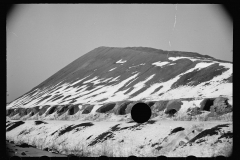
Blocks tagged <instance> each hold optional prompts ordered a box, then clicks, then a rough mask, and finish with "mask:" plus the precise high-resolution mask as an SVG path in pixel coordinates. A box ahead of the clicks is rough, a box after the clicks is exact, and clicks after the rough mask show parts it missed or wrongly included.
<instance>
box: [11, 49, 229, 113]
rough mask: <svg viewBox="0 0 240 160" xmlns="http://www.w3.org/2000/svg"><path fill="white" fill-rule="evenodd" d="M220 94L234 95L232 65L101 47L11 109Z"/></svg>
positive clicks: (187, 55) (195, 57) (189, 56)
mask: <svg viewBox="0 0 240 160" xmlns="http://www.w3.org/2000/svg"><path fill="white" fill-rule="evenodd" d="M186 93H187V94H186ZM220 95H223V96H231V95H232V63H230V62H223V61H220V60H216V59H214V58H212V57H210V56H202V55H200V54H198V53H191V52H174V51H171V52H169V54H168V52H167V51H163V50H156V49H152V48H146V47H127V48H110V47H99V48H96V49H94V50H92V51H90V52H89V53H87V54H85V55H83V56H82V57H80V58H78V59H76V60H75V61H73V62H72V63H70V64H69V65H67V66H66V67H64V68H63V69H61V70H60V71H58V72H57V73H55V74H54V75H52V76H51V77H49V78H48V79H47V80H45V81H44V82H42V83H41V84H39V85H38V86H36V87H35V88H33V89H32V90H31V91H30V92H28V93H26V94H24V95H23V96H21V97H19V98H18V99H16V100H15V101H13V102H12V103H10V104H9V105H8V106H7V109H9V108H18V107H23V108H31V107H35V106H43V105H61V104H62V105H63V104H79V103H87V104H103V103H108V102H116V101H123V100H134V101H135V100H140V99H142V100H169V99H178V98H193V97H218V96H220Z"/></svg>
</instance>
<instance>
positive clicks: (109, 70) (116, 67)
mask: <svg viewBox="0 0 240 160" xmlns="http://www.w3.org/2000/svg"><path fill="white" fill-rule="evenodd" d="M116 68H117V67H115V68H112V69H110V70H109V71H113V70H114V69H116Z"/></svg>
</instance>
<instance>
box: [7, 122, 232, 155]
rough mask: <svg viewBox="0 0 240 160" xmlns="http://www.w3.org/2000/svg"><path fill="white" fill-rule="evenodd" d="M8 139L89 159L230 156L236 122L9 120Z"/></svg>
mask: <svg viewBox="0 0 240 160" xmlns="http://www.w3.org/2000/svg"><path fill="white" fill-rule="evenodd" d="M6 137H7V140H10V141H14V143H27V144H29V145H32V146H35V147H36V148H39V149H46V148H48V149H52V150H56V151H57V152H59V153H61V154H75V155H78V156H87V157H95V156H100V155H106V156H109V157H128V156H130V155H135V156H138V157H145V156H147V157H156V156H160V155H164V156H169V157H172V156H173V157H178V156H180V157H186V156H189V155H194V156H197V157H211V156H219V155H224V156H229V155H230V154H231V150H232V122H217V121H205V122H196V121H172V120H164V121H160V120H157V119H154V120H150V121H148V122H147V123H143V124H136V123H134V122H133V121H130V122H111V121H108V122H105V121H101V122H93V121H54V120H51V121H34V120H28V121H14V120H8V121H7V126H6Z"/></svg>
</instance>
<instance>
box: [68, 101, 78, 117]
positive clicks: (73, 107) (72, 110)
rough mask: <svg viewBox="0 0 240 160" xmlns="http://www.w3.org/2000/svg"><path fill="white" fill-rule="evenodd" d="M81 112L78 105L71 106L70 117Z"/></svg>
mask: <svg viewBox="0 0 240 160" xmlns="http://www.w3.org/2000/svg"><path fill="white" fill-rule="evenodd" d="M78 111H79V107H78V104H76V105H71V106H69V109H68V115H74V114H76V113H77V112H78Z"/></svg>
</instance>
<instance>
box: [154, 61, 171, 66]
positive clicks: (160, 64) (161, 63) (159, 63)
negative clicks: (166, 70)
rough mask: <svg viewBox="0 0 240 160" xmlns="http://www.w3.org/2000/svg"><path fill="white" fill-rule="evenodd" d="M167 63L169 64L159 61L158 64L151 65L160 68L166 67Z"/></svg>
mask: <svg viewBox="0 0 240 160" xmlns="http://www.w3.org/2000/svg"><path fill="white" fill-rule="evenodd" d="M168 63H169V62H161V61H159V62H155V63H152V65H155V66H158V67H161V66H164V65H166V64H168Z"/></svg>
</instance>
